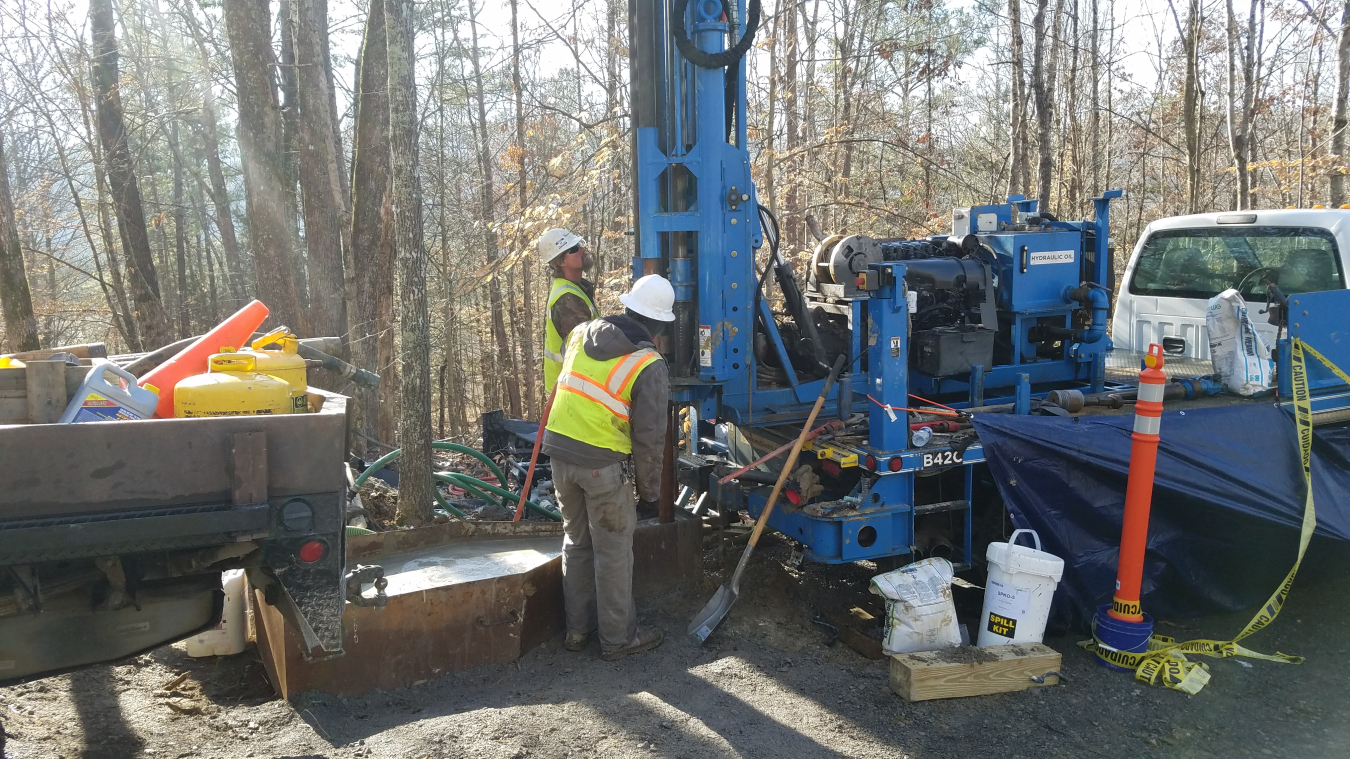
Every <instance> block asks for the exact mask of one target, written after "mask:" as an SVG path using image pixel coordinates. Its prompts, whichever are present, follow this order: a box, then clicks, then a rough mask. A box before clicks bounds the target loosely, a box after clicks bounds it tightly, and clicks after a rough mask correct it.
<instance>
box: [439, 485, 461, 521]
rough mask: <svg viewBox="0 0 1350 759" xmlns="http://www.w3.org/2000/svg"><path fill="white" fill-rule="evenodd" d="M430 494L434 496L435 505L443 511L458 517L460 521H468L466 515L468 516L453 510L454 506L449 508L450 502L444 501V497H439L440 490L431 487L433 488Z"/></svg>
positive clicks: (455, 509)
mask: <svg viewBox="0 0 1350 759" xmlns="http://www.w3.org/2000/svg"><path fill="white" fill-rule="evenodd" d="M431 494H432V495H434V496H436V504H437V505H438V506H440V507H441V508H443V509H445V510H446V511H448V512H450V513H451V514H454V515H455V516H457V517H459V518H460V519H468V518H469V515H468V514H465V513H464V512H462V511H460V510H459V509H457V508H455V507H454V506H451V505H450V502H449V501H447V500H445V496H443V495H441V489H440V488H438V487H434V486H433V487H432V488H431Z"/></svg>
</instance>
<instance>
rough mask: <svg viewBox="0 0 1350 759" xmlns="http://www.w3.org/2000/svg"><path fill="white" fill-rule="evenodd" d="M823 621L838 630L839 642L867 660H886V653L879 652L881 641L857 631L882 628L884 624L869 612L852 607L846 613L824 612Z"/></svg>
mask: <svg viewBox="0 0 1350 759" xmlns="http://www.w3.org/2000/svg"><path fill="white" fill-rule="evenodd" d="M825 619H827V620H829V622H830V624H832V625H834V626H835V627H837V628H839V640H842V641H843V642H844V643H845V644H846V645H847V646H848V647H849V648H851V649H853V650H854V651H857V652H858V653H860V654H862V655H863V656H866V657H867V658H869V659H875V660H877V661H880V660H882V659H885V658H886V653H885V652H884V651H882V650H881V640H880V639H878V638H873V637H872V636H870V635H868V634H867V633H865V632H863V631H862V630H861V629H859V628H866V627H876V626H878V625H882V626H883V627H884V625H885V622H884V621H882V620H880V619H878V617H877V616H875V615H873V614H872V613H871V612H869V611H867V610H866V609H863V608H861V607H858V606H854V607H853V608H851V609H849V610H848V611H827V612H825Z"/></svg>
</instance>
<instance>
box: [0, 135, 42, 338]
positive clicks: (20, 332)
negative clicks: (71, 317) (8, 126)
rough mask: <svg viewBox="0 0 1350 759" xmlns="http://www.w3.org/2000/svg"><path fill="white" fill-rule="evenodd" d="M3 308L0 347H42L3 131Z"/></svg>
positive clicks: (0, 268)
mask: <svg viewBox="0 0 1350 759" xmlns="http://www.w3.org/2000/svg"><path fill="white" fill-rule="evenodd" d="M0 310H3V312H4V317H5V340H4V343H3V345H0V351H3V352H5V353H17V352H18V351H35V350H37V349H38V348H40V347H41V346H40V345H39V344H38V330H37V318H36V317H34V316H33V297H32V295H31V294H30V293H29V291H28V272H27V271H25V270H24V263H23V250H22V249H21V248H20V246H19V228H18V219H17V218H16V217H15V215H14V198H13V197H12V196H10V194H9V163H8V161H6V160H5V136H4V134H3V133H0Z"/></svg>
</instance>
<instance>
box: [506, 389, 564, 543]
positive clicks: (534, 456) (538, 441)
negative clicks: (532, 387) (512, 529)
mask: <svg viewBox="0 0 1350 759" xmlns="http://www.w3.org/2000/svg"><path fill="white" fill-rule="evenodd" d="M557 394H558V386H557V385H554V386H553V389H552V390H551V391H549V394H548V401H547V402H546V403H544V413H543V414H541V415H540V417H539V431H538V432H536V433H535V434H534V451H533V452H532V453H531V454H530V468H529V470H527V471H526V472H525V482H524V483H523V484H522V485H521V486H520V501H519V502H518V503H516V518H515V519H512V520H511V521H512V522H519V521H520V518H521V517H523V516H525V501H526V499H527V498H529V496H530V483H531V482H533V481H534V465H535V464H536V463H537V462H538V461H539V446H540V445H542V444H543V442H544V425H546V424H548V412H550V411H552V410H553V397H554V396H555V395H557ZM502 484H503V485H505V484H506V483H505V482H503V483H502Z"/></svg>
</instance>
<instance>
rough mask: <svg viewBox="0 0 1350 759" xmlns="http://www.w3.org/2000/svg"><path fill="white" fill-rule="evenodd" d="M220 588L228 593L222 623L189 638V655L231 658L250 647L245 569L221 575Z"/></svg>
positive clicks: (233, 570) (221, 615)
mask: <svg viewBox="0 0 1350 759" xmlns="http://www.w3.org/2000/svg"><path fill="white" fill-rule="evenodd" d="M220 584H221V587H222V588H224V590H225V609H224V610H223V611H222V612H221V614H220V624H219V625H216V626H215V627H214V628H213V629H210V630H207V631H206V632H204V633H201V634H199V635H194V636H192V637H191V638H188V639H187V652H188V656H198V657H200V656H229V655H230V654H237V653H240V652H242V651H243V650H244V648H245V647H246V646H247V645H248V611H247V605H248V601H247V600H246V598H245V594H246V593H248V579H247V578H245V576H244V570H242V569H231V570H229V571H227V572H224V573H222V575H221V578H220Z"/></svg>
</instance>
